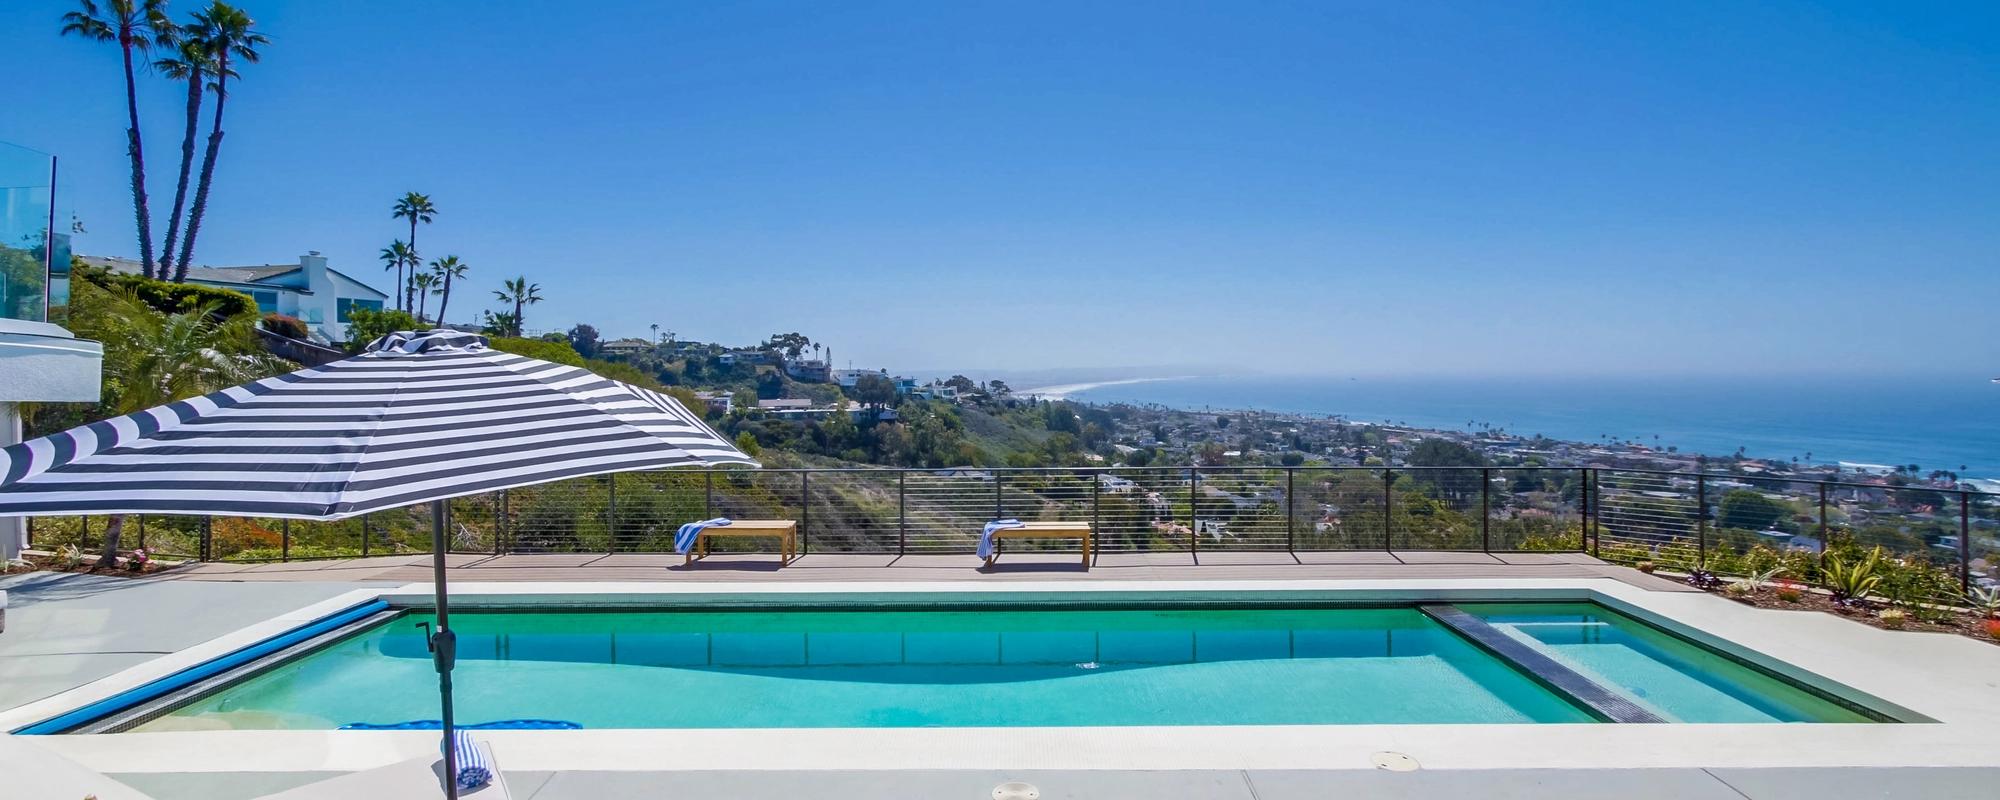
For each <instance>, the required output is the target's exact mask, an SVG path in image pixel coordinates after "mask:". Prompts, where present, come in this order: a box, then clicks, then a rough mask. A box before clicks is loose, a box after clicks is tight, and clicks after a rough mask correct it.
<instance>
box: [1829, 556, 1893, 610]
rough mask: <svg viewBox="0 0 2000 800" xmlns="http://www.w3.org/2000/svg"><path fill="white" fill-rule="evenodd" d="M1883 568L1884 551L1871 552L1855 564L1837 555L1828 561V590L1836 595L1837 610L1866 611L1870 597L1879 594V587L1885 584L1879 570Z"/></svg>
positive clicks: (1834, 602) (1835, 604) (1834, 603)
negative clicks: (1857, 609)
mask: <svg viewBox="0 0 2000 800" xmlns="http://www.w3.org/2000/svg"><path fill="white" fill-rule="evenodd" d="M1881 565H1882V548H1879V547H1878V548H1875V549H1874V550H1870V551H1868V557H1867V558H1864V559H1861V560H1860V561H1856V562H1854V563H1852V564H1850V563H1847V560H1846V559H1844V558H1842V557H1841V556H1839V555H1837V554H1828V555H1827V557H1826V566H1825V568H1824V571H1825V572H1826V588H1827V591H1830V592H1832V593H1833V605H1834V606H1835V607H1836V608H1865V607H1867V605H1868V596H1869V595H1871V594H1874V593H1875V587H1877V586H1880V585H1881V584H1882V576H1881V575H1880V574H1879V569H1880V567H1881Z"/></svg>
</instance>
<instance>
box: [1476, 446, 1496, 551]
mask: <svg viewBox="0 0 2000 800" xmlns="http://www.w3.org/2000/svg"><path fill="white" fill-rule="evenodd" d="M1479 550H1480V552H1482V553H1491V552H1493V468H1492V467H1480V468H1479Z"/></svg>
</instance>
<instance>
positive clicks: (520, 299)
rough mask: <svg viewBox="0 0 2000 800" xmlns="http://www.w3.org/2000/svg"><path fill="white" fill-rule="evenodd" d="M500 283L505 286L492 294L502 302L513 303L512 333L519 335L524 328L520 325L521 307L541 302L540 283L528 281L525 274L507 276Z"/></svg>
mask: <svg viewBox="0 0 2000 800" xmlns="http://www.w3.org/2000/svg"><path fill="white" fill-rule="evenodd" d="M501 285H502V286H504V287H506V288H505V290H503V291H498V292H494V293H493V296H494V297H495V298H497V299H498V300H499V301H500V302H502V303H513V304H514V316H513V325H514V335H515V336H520V335H521V331H522V330H524V328H523V327H522V325H521V312H522V309H524V308H526V307H528V306H531V305H534V304H536V303H539V302H542V285H541V284H539V283H529V282H528V277H527V276H526V275H523V276H521V277H518V278H509V279H507V280H506V281H503V282H502V283H501Z"/></svg>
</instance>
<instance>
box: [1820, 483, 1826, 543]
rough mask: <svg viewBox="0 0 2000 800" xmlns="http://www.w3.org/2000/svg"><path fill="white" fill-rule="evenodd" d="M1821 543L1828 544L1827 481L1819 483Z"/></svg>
mask: <svg viewBox="0 0 2000 800" xmlns="http://www.w3.org/2000/svg"><path fill="white" fill-rule="evenodd" d="M1819 543H1820V546H1821V547H1822V548H1824V547H1825V546H1826V482H1825V481H1821V482H1820V484H1819Z"/></svg>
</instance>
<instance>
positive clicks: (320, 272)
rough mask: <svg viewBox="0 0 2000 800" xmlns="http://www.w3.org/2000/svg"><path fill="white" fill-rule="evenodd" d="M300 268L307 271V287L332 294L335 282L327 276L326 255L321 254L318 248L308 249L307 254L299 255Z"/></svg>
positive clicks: (317, 291) (314, 290)
mask: <svg viewBox="0 0 2000 800" xmlns="http://www.w3.org/2000/svg"><path fill="white" fill-rule="evenodd" d="M299 268H300V269H301V270H304V271H305V273H306V288H308V289H310V290H312V291H313V292H314V293H320V292H326V293H329V294H330V293H331V292H332V291H333V284H332V282H330V281H328V280H327V277H326V256H323V255H320V254H319V251H318V250H308V251H306V254H305V255H302V256H299Z"/></svg>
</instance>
